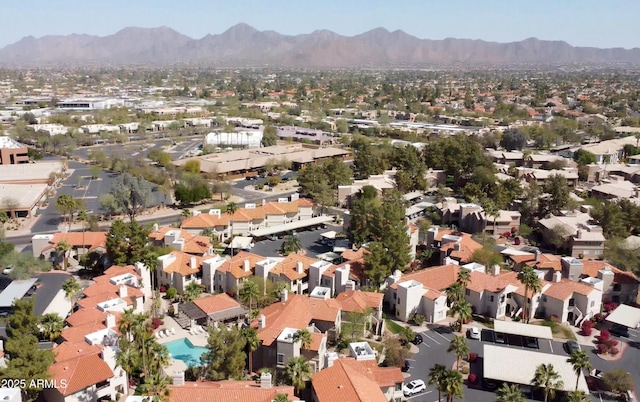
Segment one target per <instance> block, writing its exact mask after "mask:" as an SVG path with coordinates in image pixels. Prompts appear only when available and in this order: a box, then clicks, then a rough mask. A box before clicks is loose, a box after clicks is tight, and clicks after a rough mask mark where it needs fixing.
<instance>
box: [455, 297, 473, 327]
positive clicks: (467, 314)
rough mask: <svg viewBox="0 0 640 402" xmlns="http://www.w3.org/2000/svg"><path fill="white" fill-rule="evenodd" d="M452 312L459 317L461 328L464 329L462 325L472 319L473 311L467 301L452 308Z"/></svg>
mask: <svg viewBox="0 0 640 402" xmlns="http://www.w3.org/2000/svg"><path fill="white" fill-rule="evenodd" d="M451 311H452V312H453V314H454V315H455V316H457V317H458V325H459V328H460V329H462V324H464V323H466V322H467V321H469V320H470V319H471V315H472V313H473V310H472V309H471V303H469V302H468V301H466V300H460V301H459V302H457V303H456V304H454V305H453V306H452V307H451Z"/></svg>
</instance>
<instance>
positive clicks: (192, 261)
mask: <svg viewBox="0 0 640 402" xmlns="http://www.w3.org/2000/svg"><path fill="white" fill-rule="evenodd" d="M189 266H190V267H191V269H198V265H197V263H196V257H191V259H190V260H189Z"/></svg>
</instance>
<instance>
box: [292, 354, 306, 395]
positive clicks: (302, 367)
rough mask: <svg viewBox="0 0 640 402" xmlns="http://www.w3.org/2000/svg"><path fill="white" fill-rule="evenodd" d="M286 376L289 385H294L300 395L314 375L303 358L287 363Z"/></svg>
mask: <svg viewBox="0 0 640 402" xmlns="http://www.w3.org/2000/svg"><path fill="white" fill-rule="evenodd" d="M286 374H287V381H288V383H289V385H293V388H294V390H295V393H296V394H298V391H299V390H301V389H304V387H305V380H306V379H307V378H309V377H311V375H312V372H311V365H310V364H309V362H308V361H306V360H305V358H304V357H302V356H298V357H294V358H293V359H291V360H289V363H287V368H286Z"/></svg>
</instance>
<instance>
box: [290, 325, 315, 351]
mask: <svg viewBox="0 0 640 402" xmlns="http://www.w3.org/2000/svg"><path fill="white" fill-rule="evenodd" d="M293 341H294V342H298V341H300V347H301V348H302V349H308V348H309V346H311V342H313V339H312V338H311V332H309V330H308V329H306V328H304V329H299V330H298V331H297V332H296V333H295V334H293Z"/></svg>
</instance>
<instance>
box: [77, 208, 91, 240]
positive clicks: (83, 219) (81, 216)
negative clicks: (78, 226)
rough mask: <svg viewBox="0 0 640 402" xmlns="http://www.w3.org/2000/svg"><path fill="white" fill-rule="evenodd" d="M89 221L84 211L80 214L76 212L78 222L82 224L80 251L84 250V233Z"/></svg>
mask: <svg viewBox="0 0 640 402" xmlns="http://www.w3.org/2000/svg"><path fill="white" fill-rule="evenodd" d="M88 220H89V214H88V213H87V210H86V209H83V210H81V211H80V212H78V221H79V222H82V249H83V250H84V248H85V245H86V244H85V242H84V232H85V230H86V229H87V227H86V223H87V221H88Z"/></svg>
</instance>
